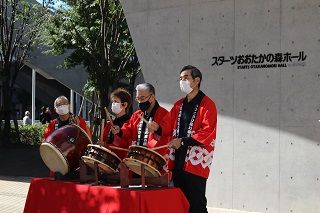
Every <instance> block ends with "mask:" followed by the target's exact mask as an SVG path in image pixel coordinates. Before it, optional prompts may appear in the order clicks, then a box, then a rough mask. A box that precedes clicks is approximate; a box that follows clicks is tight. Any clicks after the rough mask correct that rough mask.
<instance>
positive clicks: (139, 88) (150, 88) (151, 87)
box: [136, 83, 156, 94]
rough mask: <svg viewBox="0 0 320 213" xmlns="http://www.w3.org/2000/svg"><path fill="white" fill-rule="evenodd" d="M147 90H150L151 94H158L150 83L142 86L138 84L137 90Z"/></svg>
mask: <svg viewBox="0 0 320 213" xmlns="http://www.w3.org/2000/svg"><path fill="white" fill-rule="evenodd" d="M143 89H146V90H148V91H149V92H150V93H151V94H156V90H155V89H154V87H153V86H152V85H151V84H150V83H142V84H138V85H137V86H136V90H137V91H139V90H143Z"/></svg>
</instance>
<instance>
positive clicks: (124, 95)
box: [110, 88, 132, 109]
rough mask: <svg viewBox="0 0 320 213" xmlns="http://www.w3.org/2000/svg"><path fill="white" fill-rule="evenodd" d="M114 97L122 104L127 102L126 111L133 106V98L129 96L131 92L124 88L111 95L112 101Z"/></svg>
mask: <svg viewBox="0 0 320 213" xmlns="http://www.w3.org/2000/svg"><path fill="white" fill-rule="evenodd" d="M114 97H118V98H119V99H120V100H121V103H124V102H127V103H128V106H127V108H126V109H129V107H130V106H131V104H132V98H131V95H130V94H129V92H128V91H127V90H125V89H122V88H118V89H116V90H114V91H113V92H112V93H111V95H110V100H111V99H112V98H114Z"/></svg>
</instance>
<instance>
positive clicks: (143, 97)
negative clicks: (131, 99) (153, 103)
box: [136, 94, 153, 102]
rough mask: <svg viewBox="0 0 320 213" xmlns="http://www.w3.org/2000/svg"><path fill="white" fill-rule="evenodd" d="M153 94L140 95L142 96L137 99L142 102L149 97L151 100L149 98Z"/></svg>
mask: <svg viewBox="0 0 320 213" xmlns="http://www.w3.org/2000/svg"><path fill="white" fill-rule="evenodd" d="M151 95H153V94H150V95H148V96H140V97H136V101H138V102H139V101H140V102H144V101H145V100H146V99H148V100H149V98H150V97H151Z"/></svg>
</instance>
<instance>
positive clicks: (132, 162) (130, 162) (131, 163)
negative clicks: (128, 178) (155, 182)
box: [123, 158, 161, 178]
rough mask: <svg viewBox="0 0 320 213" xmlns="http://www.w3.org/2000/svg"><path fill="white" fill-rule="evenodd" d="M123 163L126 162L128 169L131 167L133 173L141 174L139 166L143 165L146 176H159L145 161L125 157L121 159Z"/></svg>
mask: <svg viewBox="0 0 320 213" xmlns="http://www.w3.org/2000/svg"><path fill="white" fill-rule="evenodd" d="M123 161H124V163H125V164H126V166H127V167H129V169H131V170H132V171H133V172H134V173H136V174H138V175H141V166H142V165H145V167H144V169H145V172H146V173H145V176H146V177H151V178H155V177H160V175H161V174H160V172H159V171H158V170H156V169H155V168H153V167H152V166H150V165H148V164H146V163H145V162H142V161H140V160H136V159H132V158H125V159H123Z"/></svg>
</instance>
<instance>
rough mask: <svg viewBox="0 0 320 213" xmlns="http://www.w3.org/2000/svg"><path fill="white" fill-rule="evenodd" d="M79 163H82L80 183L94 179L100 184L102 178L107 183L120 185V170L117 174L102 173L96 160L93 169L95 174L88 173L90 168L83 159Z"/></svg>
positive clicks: (95, 182) (96, 183)
mask: <svg viewBox="0 0 320 213" xmlns="http://www.w3.org/2000/svg"><path fill="white" fill-rule="evenodd" d="M79 164H80V183H86V182H88V181H94V184H95V185H100V184H101V180H104V181H106V183H107V184H105V185H119V181H120V174H119V172H117V173H115V174H104V173H100V171H99V166H98V163H97V162H94V169H93V172H94V174H88V172H90V170H88V167H87V165H86V164H85V163H84V161H83V160H82V159H81V160H80V162H79ZM99 180H100V183H99ZM103 185H104V184H103Z"/></svg>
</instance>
